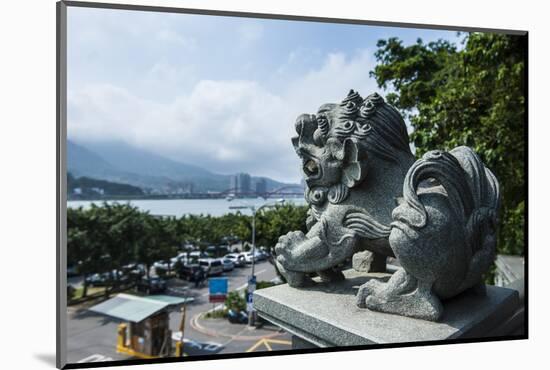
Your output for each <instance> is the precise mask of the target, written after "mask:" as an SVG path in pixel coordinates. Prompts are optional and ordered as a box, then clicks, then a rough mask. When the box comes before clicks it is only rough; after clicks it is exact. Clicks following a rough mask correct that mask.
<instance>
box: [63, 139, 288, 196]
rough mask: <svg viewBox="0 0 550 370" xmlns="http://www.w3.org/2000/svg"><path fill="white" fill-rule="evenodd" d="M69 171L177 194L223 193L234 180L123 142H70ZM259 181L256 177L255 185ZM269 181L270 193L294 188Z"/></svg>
mask: <svg viewBox="0 0 550 370" xmlns="http://www.w3.org/2000/svg"><path fill="white" fill-rule="evenodd" d="M67 156H68V158H67V170H68V171H70V172H71V173H73V174H74V175H75V176H78V177H82V176H87V177H92V178H96V179H101V180H107V181H112V182H118V183H125V184H130V185H133V186H137V187H140V188H142V189H157V190H161V191H168V192H170V191H173V190H175V189H181V188H188V186H189V184H193V185H192V186H193V191H194V192H207V191H223V190H226V189H228V188H229V186H230V176H229V175H221V174H216V173H213V172H210V171H208V170H206V169H204V168H201V167H198V166H195V165H191V164H187V163H182V162H178V161H174V160H171V159H168V158H165V157H162V156H160V155H157V154H154V153H151V152H148V151H146V150H142V149H138V148H135V147H132V146H130V145H128V144H125V143H121V142H101V143H75V142H73V141H71V140H67ZM256 179H257V177H252V180H253V181H255V180H256ZM265 179H266V185H267V189H268V191H269V190H273V189H276V188H279V187H283V186H286V185H292V184H284V183H281V182H278V181H275V180H273V179H270V178H265Z"/></svg>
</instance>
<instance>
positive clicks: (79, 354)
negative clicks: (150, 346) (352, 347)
mask: <svg viewBox="0 0 550 370" xmlns="http://www.w3.org/2000/svg"><path fill="white" fill-rule="evenodd" d="M250 272H251V268H250V265H248V266H246V267H243V268H236V269H234V270H233V271H231V272H228V273H225V275H226V276H228V277H229V290H236V289H243V288H244V287H246V284H247V281H248V276H249V275H250ZM255 273H256V276H257V279H258V281H261V280H271V279H273V278H275V277H276V273H275V269H274V268H273V266H272V265H271V264H270V263H269V262H259V263H257V264H256V271H255ZM176 289H177V290H179V291H183V290H184V289H185V287H183V286H179V287H176ZM186 292H187V293H188V294H187V295H188V296H191V297H194V298H195V301H194V302H193V303H191V304H189V305H188V306H187V315H186V320H185V321H186V324H185V335H184V337H185V338H186V339H188V340H189V342H188V343H187V344H186V345H185V348H186V350H185V351H186V352H188V353H189V354H190V355H193V354H209V353H212V354H213V353H229V352H245V351H246V350H249V349H250V348H252V347H254V345H257V346H256V347H255V348H253V350H266V349H268V348H269V347H271V348H273V349H282V348H285V345H284V344H282V345H279V344H278V343H276V340H277V339H280V340H283V342H285V341H286V340H288V339H289V336H288V334H286V335H284V334H283V335H281V334H277V339H273V340H274V342H273V343H271V344H272V345H270V343H268V344H267V346H266V345H265V343H260V344H259V345H258V342H259V339H251V340H242V337H254V336H258V335H266V334H271V333H274V331H275V329H276V328H269V327H268V328H264V329H260V330H250V329H248V328H247V327H246V325H234V324H229V323H228V322H227V321H226V320H220V321H219V323H218V324H216V323H215V322H214V326H215V325H224V326H227V325H230V326H231V327H230V328H229V329H228V330H229V332H231V333H235V335H234V336H233V337H228V336H219V335H215V336H213V335H208V334H205V333H203V332H200V331H197V330H195V329H194V328H193V325H191V320H192V319H193V317H195V316H196V315H198V314H199V313H201V312H205V311H207V310H209V309H211V308H212V307H213V305H212V304H211V303H209V302H208V287H207V286H204V287H202V288H200V289H197V288H194V286H193V285H191V286H189V287H188V288H187V290H186ZM180 321H181V313H180V312H179V311H178V312H172V313H171V314H170V328H171V329H172V331H173V332H177V331H179V325H180ZM119 323H120V321H117V320H115V319H112V318H109V317H105V316H102V315H98V314H94V313H91V312H89V311H86V310H85V309H80V310H76V309H75V308H73V307H69V308H68V323H67V332H68V333H67V340H68V343H67V348H68V355H67V357H68V358H67V360H68V361H69V362H71V363H73V362H79V361H82V360H86V361H94V360H96V361H105V360H111V359H112V360H119V359H127V358H128V357H127V356H124V355H121V354H118V353H116V350H115V346H116V340H117V338H116V333H117V325H118V324H119ZM226 329H227V328H226ZM225 332H227V330H225ZM193 341H194V342H193ZM208 344H210V345H208ZM286 348H287V347H286ZM286 348H285V349H286Z"/></svg>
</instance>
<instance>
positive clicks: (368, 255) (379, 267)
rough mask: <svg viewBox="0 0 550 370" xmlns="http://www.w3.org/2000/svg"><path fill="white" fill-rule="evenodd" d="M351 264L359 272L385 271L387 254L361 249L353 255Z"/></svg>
mask: <svg viewBox="0 0 550 370" xmlns="http://www.w3.org/2000/svg"><path fill="white" fill-rule="evenodd" d="M351 266H352V267H353V269H354V270H355V271H359V272H385V271H386V256H381V255H379V254H377V253H373V252H371V251H361V252H357V253H355V254H354V255H353V257H352V259H351Z"/></svg>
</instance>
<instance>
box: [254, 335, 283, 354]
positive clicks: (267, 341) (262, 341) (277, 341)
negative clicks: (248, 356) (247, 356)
mask: <svg viewBox="0 0 550 370" xmlns="http://www.w3.org/2000/svg"><path fill="white" fill-rule="evenodd" d="M270 343H271V344H284V345H287V346H290V345H292V342H290V341H288V340H281V339H268V338H262V339H260V340H259V341H257V342H256V343H255V344H254V345H253V346H252V347H250V348H249V349H247V350H246V352H254V351H255V350H256V349H258V347H260V346H261V345H263V346H264V347H265V348H267V350H268V351H273V348H271V345H270Z"/></svg>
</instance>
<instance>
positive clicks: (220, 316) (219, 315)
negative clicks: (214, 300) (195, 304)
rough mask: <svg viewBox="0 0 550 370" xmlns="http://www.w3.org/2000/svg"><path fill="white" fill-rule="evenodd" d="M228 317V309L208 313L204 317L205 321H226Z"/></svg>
mask: <svg viewBox="0 0 550 370" xmlns="http://www.w3.org/2000/svg"><path fill="white" fill-rule="evenodd" d="M226 317H227V309H226V308H224V309H221V310H215V311H210V312H207V313H206V314H205V315H204V318H205V319H225V318H226Z"/></svg>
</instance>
